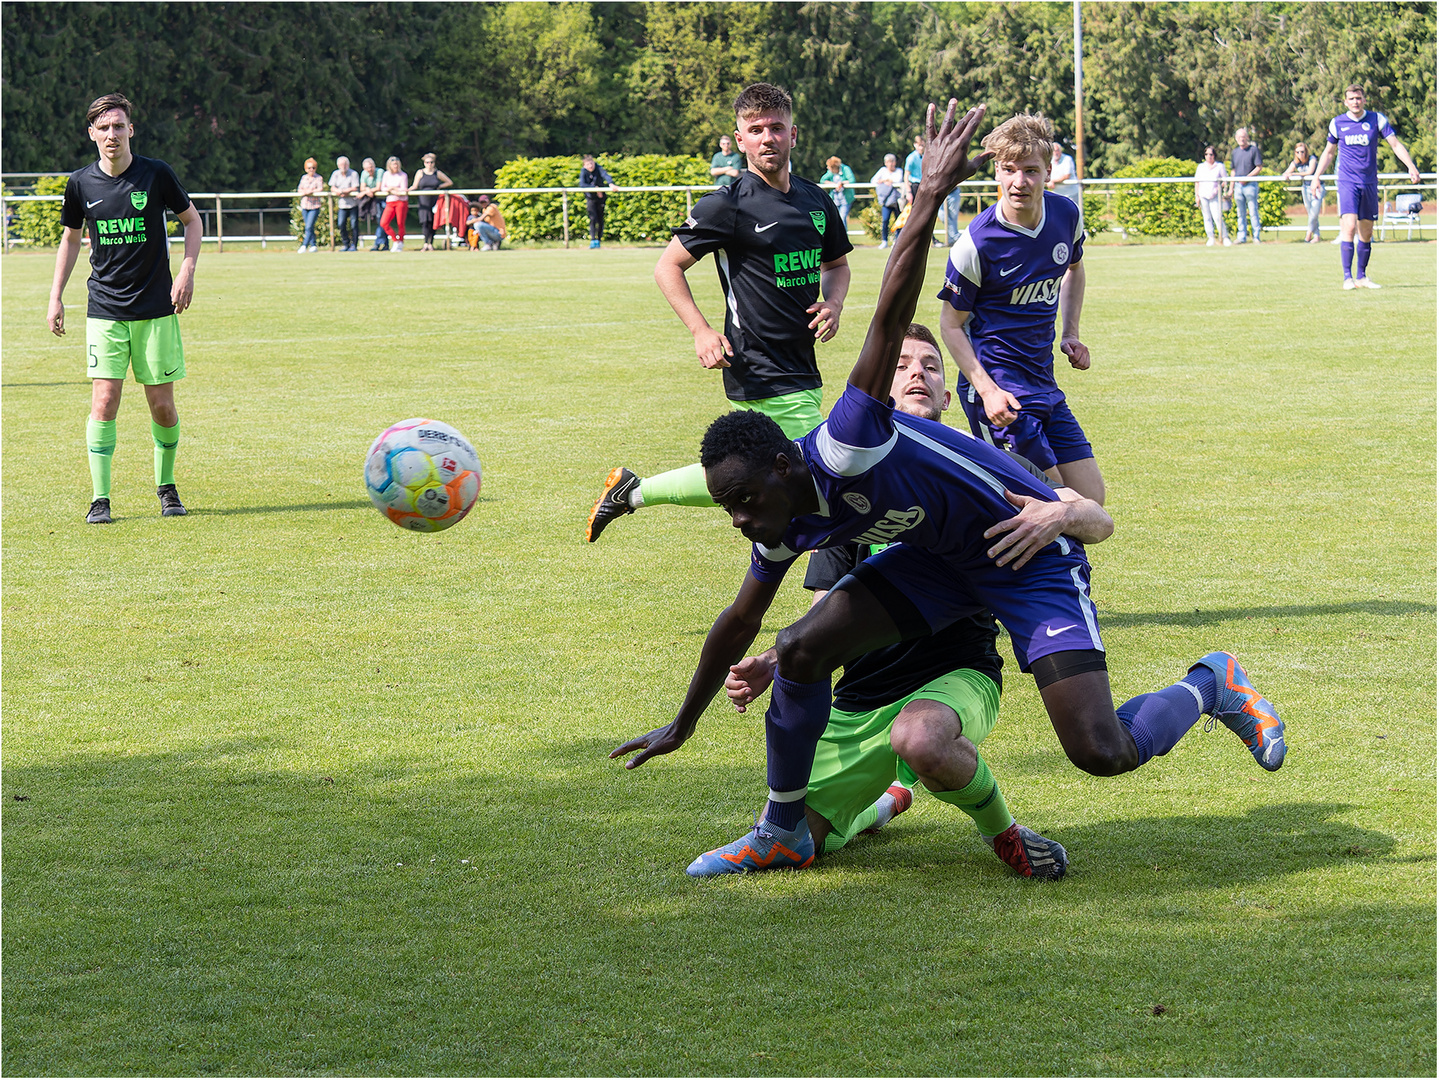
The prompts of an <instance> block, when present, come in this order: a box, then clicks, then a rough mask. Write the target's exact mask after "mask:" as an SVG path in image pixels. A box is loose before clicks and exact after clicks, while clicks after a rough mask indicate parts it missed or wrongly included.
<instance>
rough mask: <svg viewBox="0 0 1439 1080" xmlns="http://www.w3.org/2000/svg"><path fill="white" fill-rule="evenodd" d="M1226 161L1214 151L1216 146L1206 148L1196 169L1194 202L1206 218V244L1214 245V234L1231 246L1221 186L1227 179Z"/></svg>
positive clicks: (1201, 215) (1225, 244)
mask: <svg viewBox="0 0 1439 1080" xmlns="http://www.w3.org/2000/svg"><path fill="white" fill-rule="evenodd" d="M1225 175H1226V174H1225V171H1224V162H1222V161H1220V160H1219V158H1218V157H1217V156H1216V155H1215V153H1214V147H1212V146H1206V147H1205V148H1204V160H1203V161H1202V162H1200V163H1199V166H1198V168H1196V169H1195V170H1194V204H1195V205H1196V206H1198V207H1199V216H1200V217H1201V218H1203V219H1204V235H1205V237H1206V240H1205V242H1204V243H1205V246H1206V247H1213V246H1214V234H1215V233H1216V232H1217V233H1219V237H1220V239H1221V240H1223V241H1224V246H1225V247H1228V246H1229V226H1228V225H1226V224H1225V223H1224V203H1223V201H1222V199H1221V198H1220V188H1221V185H1222V182H1223V180H1224V179H1225Z"/></svg>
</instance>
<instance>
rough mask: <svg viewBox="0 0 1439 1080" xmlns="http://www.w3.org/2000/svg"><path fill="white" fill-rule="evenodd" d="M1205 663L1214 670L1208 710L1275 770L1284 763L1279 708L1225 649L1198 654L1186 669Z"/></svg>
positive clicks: (1270, 769)
mask: <svg viewBox="0 0 1439 1080" xmlns="http://www.w3.org/2000/svg"><path fill="white" fill-rule="evenodd" d="M1200 667H1206V668H1208V669H1209V670H1210V671H1212V672H1213V673H1214V687H1215V693H1214V711H1213V713H1212V714H1211V715H1212V716H1213V717H1214V718H1215V719H1216V720H1219V721H1220V722H1221V723H1223V724H1224V726H1225V727H1227V728H1228V729H1229V730H1230V731H1232V732H1234V734H1236V735H1238V736H1239V737H1240V738H1241V739H1243V740H1244V745H1245V746H1247V747H1249V752H1250V753H1251V754H1253V755H1254V760H1255V761H1257V762H1259V764H1260V766H1261V767H1263V768H1265V769H1268V770H1269V771H1270V772H1275V771H1276V770H1277V769H1278V768H1279V766H1281V765H1283V764H1284V754H1285V753H1286V751H1287V750H1288V749H1289V748H1288V747H1287V746H1285V745H1284V721H1283V720H1281V719H1279V712H1278V710H1276V709H1275V708H1274V706H1273V705H1271V704H1270V703H1269V702H1268V701H1266V700H1265V699H1264V698H1263V697H1261V696H1260V694H1259V691H1258V690H1256V689H1254V684H1253V683H1251V682H1250V681H1249V676H1248V675H1246V674H1245V673H1244V669H1243V668H1242V667H1240V666H1239V661H1238V660H1236V659H1235V658H1234V657H1233V656H1231V655H1230V654H1229V653H1227V652H1212V653H1209V654H1208V655H1207V656H1201V657H1200V658H1199V661H1198V662H1197V663H1195V664H1194V665H1193V667H1191V668H1190V669H1189V670H1190V671H1194V670H1195V669H1197V668H1200Z"/></svg>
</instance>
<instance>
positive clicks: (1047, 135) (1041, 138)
mask: <svg viewBox="0 0 1439 1080" xmlns="http://www.w3.org/2000/svg"><path fill="white" fill-rule="evenodd" d="M980 145H981V146H983V147H984V148H985V149H986V150H990V151H993V153H994V160H995V161H1000V162H1008V161H1021V160H1023V159H1024V158H1027V157H1029V156H1030V155H1031V154H1038V155H1039V159H1040V160H1041V161H1048V160H1049V158H1050V155H1051V154H1052V153H1053V152H1054V125H1053V124H1051V123H1050V122H1049V118H1048V117H1046V116H1043V115H1041V114H1040V113H1018V114H1016V115H1014V116H1011V117H1010V118H1009V119H1008V120H1006V121H1005V122H1004V123H1002V124H1000V125H999V126H998V127H997V128H995V129H994V130H993V131H991V132H990V133H989V134H988V135H986V136H985V137H984V138H983V139H982V140H981V142H980Z"/></svg>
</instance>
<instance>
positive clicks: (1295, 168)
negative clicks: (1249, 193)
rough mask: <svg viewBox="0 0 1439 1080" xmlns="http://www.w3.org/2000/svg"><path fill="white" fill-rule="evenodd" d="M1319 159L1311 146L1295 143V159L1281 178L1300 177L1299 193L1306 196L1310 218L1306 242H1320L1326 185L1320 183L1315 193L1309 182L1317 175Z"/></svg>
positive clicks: (1308, 219) (1306, 227)
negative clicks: (1320, 215)
mask: <svg viewBox="0 0 1439 1080" xmlns="http://www.w3.org/2000/svg"><path fill="white" fill-rule="evenodd" d="M1318 164H1319V159H1318V158H1317V157H1315V156H1314V155H1313V154H1311V153H1310V152H1309V147H1308V146H1306V145H1305V144H1304V143H1295V144H1294V159H1293V160H1292V161H1290V162H1289V166H1288V167H1287V168H1286V169H1285V170H1284V173H1283V175H1282V176H1280V179H1281V180H1291V179H1294V178H1295V177H1298V179H1299V194H1300V195H1302V196H1303V197H1304V210H1305V212H1306V214H1308V218H1307V220H1306V221H1305V225H1304V242H1305V243H1306V244H1317V243H1319V211H1320V210H1321V209H1322V208H1323V206H1324V185H1323V184H1322V183H1321V184H1320V185H1319V193H1318V194H1315V193H1314V192H1313V191H1312V190H1310V184H1309V182H1310V181H1311V180H1312V179H1313V178H1314V177H1315V176H1316V175H1317V174H1316V173H1315V171H1314V170H1315V167H1316V166H1317V165H1318Z"/></svg>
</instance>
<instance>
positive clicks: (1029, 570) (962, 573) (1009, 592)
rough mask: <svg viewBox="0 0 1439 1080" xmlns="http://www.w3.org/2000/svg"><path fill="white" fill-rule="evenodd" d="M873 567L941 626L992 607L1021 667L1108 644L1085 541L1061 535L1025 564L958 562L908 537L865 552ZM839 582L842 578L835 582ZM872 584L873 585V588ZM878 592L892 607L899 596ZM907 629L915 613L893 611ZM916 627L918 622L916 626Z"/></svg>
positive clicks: (930, 621)
mask: <svg viewBox="0 0 1439 1080" xmlns="http://www.w3.org/2000/svg"><path fill="white" fill-rule="evenodd" d="M864 566H865V567H866V568H868V573H867V574H856V576H857V577H859V578H860V580H861V581H863V580H865V577H866V576H868V574H876V573H877V574H878V575H879V576H880V577H881V578H883V579H884V581H886V582H888V584H889V585H890V586H892V587H893V590H894V592H896V593H899V594H900V595H901V597H902V598H903V599H902V600H900V601H899V602H898V605H897V606H900V607H903V606H904V601H906V600H907V601H908V602H909V604H912V605H913V607H914V610H915V611H917V612H918V614H919V616H920V617H921V618H922V619H923V620H924V621H925V622H926V623H927V624H928V625H929V629H930V631H931V632H934V631H937V630H943V629H944V628H945V627H946V626H948V625H949V624H950V623H952V622H954V621H956V620H957V619H960V618H963V617H964V616H966V615H970V614H972V613H973V612H974V610H975V609H976V608H977V607H979V608H984V609H986V610H988V611H992V612H993V613H994V616H995V618H997V619H998V620H999V621H1000V622H1001V623H1002V624H1003V625H1004V628H1005V629H1006V630H1008V631H1009V637H1010V642H1011V644H1012V645H1013V646H1014V658H1015V659H1016V660H1018V661H1019V670H1020V671H1028V670H1029V665H1030V664H1032V663H1033V662H1034V661H1036V660H1038V659H1039V658H1040V657H1043V656H1048V655H1050V654H1051V653H1057V652H1069V651H1071V650H1076V649H1085V650H1087V649H1093V650H1097V651H1099V652H1103V651H1104V643H1103V642H1102V641H1101V640H1100V637H1099V616H1098V614H1097V613H1096V612H1095V610H1094V603H1093V602H1092V601H1091V600H1090V599H1089V560H1088V559H1086V558H1085V556H1084V548H1083V546H1082V545H1080V544H1077V543H1075V542H1074V541H1073V540H1070V539H1068V538H1067V537H1060V538H1059V539H1058V540H1056V541H1055V542H1054V543H1052V544H1050V545H1049V546H1048V547H1047V548H1045V549H1043V550H1042V551H1040V552H1039V553H1038V554H1037V555H1035V556H1034V558H1032V559H1031V560H1030V561H1029V562H1028V563H1027V564H1026V565H1025V566H1024V568H1023V569H1021V570H1017V571H1016V570H1012V569H1010V568H1009V567H1008V566H995V565H994V563H993V562H992V561H991V560H988V559H985V560H983V561H980V562H970V563H965V564H962V565H961V564H959V563H956V562H951V561H950V560H948V559H946V558H944V557H943V556H941V555H936V554H934V553H933V552H929V551H921V550H920V549H919V548H913V547H910V546H909V545H908V544H893V545H891V546H890V547H887V548H885V549H884V550H883V551H880V552H877V553H875V554H874V555H871V556H870V557H869V558H868V559H866V560H865V562H864ZM836 588H838V586H836ZM872 591H874V590H872ZM887 591H888V590H883V591H880V592H878V593H877V595H878V596H879V600H880V602H881V603H883V604H885V606H886V607H890V606H892V605H893V604H894V601H893V598H892V597H888V596H886V595H884V592H887ZM892 614H893V615H894V616H895V623H896V625H898V626H899V627H900V628H901V629H902V630H904V629H906V628H907V627H912V625H913V622H914V620H913V619H912V618H907V617H906V616H908V615H909V614H910V613H909V612H908V611H905V612H897V611H896V612H892ZM911 633H912V630H911Z"/></svg>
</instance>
